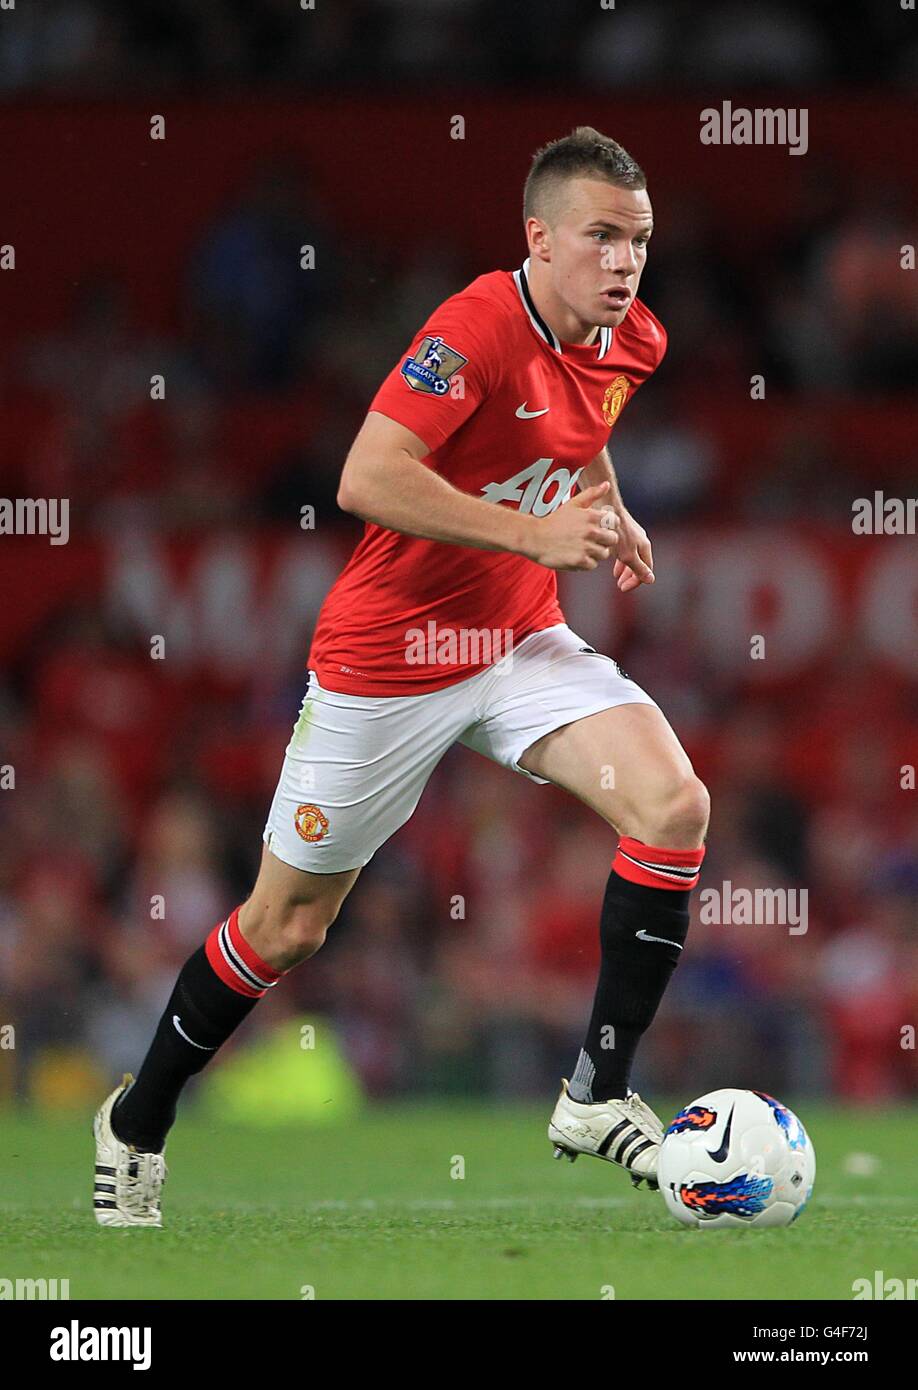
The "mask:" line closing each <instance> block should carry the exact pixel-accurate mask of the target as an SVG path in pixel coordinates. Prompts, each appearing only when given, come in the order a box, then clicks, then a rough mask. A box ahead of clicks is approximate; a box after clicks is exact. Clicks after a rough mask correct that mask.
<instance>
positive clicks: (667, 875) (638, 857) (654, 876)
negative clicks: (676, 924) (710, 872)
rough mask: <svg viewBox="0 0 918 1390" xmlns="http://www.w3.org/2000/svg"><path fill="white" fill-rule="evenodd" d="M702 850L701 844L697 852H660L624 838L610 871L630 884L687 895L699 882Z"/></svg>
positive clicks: (677, 850)
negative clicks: (641, 884)
mask: <svg viewBox="0 0 918 1390" xmlns="http://www.w3.org/2000/svg"><path fill="white" fill-rule="evenodd" d="M704 850H705V847H704V845H700V846H699V847H698V849H662V848H661V847H660V846H658V845H645V844H644V843H643V841H641V840H633V839H632V838H631V836H630V835H623V836H622V837H621V839H620V840H619V842H618V852H617V853H616V856H615V858H614V859H613V860H612V868H613V869H614V870H615V872H616V873H617V874H620V875H621V877H622V878H626V879H628V880H629V882H631V883H643V884H644V886H645V887H647V888H669V889H672V890H674V891H675V892H677V893H679V892H687V891H688V890H689V889H690V888H694V887H695V884H696V883H697V882H698V877H699V871H700V869H701V861H702V859H704Z"/></svg>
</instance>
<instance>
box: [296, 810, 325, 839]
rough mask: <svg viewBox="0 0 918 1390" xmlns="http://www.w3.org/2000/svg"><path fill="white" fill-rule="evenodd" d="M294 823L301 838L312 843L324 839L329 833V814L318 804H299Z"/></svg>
mask: <svg viewBox="0 0 918 1390" xmlns="http://www.w3.org/2000/svg"><path fill="white" fill-rule="evenodd" d="M293 823H294V825H295V826H296V833H297V834H298V835H299V837H300V839H301V840H307V841H308V842H309V843H310V844H314V843H315V841H316V840H323V839H324V838H325V836H326V835H327V834H328V816H326V815H325V814H324V812H322V811H320V810H319V808H318V806H297V808H296V815H295V816H294V817H293Z"/></svg>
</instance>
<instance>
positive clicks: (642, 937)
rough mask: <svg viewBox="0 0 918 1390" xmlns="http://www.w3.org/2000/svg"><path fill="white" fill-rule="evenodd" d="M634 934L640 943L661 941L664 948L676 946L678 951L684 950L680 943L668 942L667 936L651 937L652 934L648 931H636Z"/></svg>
mask: <svg viewBox="0 0 918 1390" xmlns="http://www.w3.org/2000/svg"><path fill="white" fill-rule="evenodd" d="M634 934H635V936H636V937H637V939H638V941H659V942H660V943H661V944H662V945H664V946H675V948H676V950H677V951H681V950H682V947H681V946H680V945H679V942H678V941H667V939H666V937H665V936H651V935H650V933H649V932H646V931H636V932H635V933H634Z"/></svg>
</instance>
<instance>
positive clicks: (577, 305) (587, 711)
mask: <svg viewBox="0 0 918 1390" xmlns="http://www.w3.org/2000/svg"><path fill="white" fill-rule="evenodd" d="M524 218H525V229H526V237H527V242H528V249H529V255H528V258H527V259H526V261H525V262H524V264H523V265H522V267H521V268H520V269H519V270H516V271H514V272H509V271H495V272H493V273H491V274H488V275H482V276H479V278H478V279H477V280H474V281H473V282H472V284H471V285H469V286H468V287H467V288H466V289H464V290H462V291H461V292H460V293H459V294H456V295H454V296H453V297H452V298H450V299H448V300H446V302H445V303H444V304H441V305H440V307H439V308H438V309H437V310H435V312H434V313H433V314H432V315H431V316H430V318H429V320H428V322H427V323H426V324H424V326H423V327H422V328H421V329H420V331H419V332H418V333H417V334H416V336H415V338H414V340H413V342H412V343H411V346H410V347H409V349H408V351H407V352H406V353H405V355H404V356H403V357H402V359H401V360H400V362H399V363H398V364H397V365H396V366H395V367H394V368H393V369H392V371H391V372H390V374H389V375H388V377H387V378H386V379H385V381H384V382H383V384H382V386H381V387H380V389H379V391H378V392H377V394H376V397H375V398H374V400H373V402H372V404H371V407H370V410H369V413H368V415H367V417H366V420H365V421H364V423H363V426H362V427H361V429H360V432H359V434H358V435H357V438H356V440H355V441H354V444H353V447H352V448H351V451H350V453H349V455H348V457H347V460H346V462H345V465H344V470H343V473H342V476H341V483H340V489H339V493H338V502H339V505H340V506H341V507H342V508H343V509H344V510H345V511H348V512H353V513H354V514H355V515H357V516H359V517H361V518H363V520H364V521H365V522H366V523H367V524H366V528H365V531H364V534H363V538H362V539H361V541H360V543H359V544H358V545H357V547H356V549H355V551H354V553H353V555H352V556H351V559H350V560H349V562H348V564H347V565H346V566H345V568H344V570H343V571H342V573H341V575H340V576H339V578H338V580H337V581H336V583H335V584H334V586H333V587H332V589H331V591H330V593H329V594H328V597H327V598H326V600H325V603H324V606H323V608H322V611H321V613H320V615H319V619H318V622H317V625H316V630H315V634H314V637H313V642H312V648H311V650H310V653H309V660H308V668H309V669H308V684H307V688H306V695H305V698H304V701H303V705H302V709H301V711H300V715H299V719H298V721H297V723H296V726H295V728H294V730H293V735H292V738H291V740H290V743H289V745H288V747H287V752H286V757H285V760H284V764H283V769H282V771H281V775H280V781H279V783H278V786H277V791H276V793H275V796H274V801H273V803H272V805H271V809H270V813H269V815H268V820H267V825H266V827H265V832H264V847H263V852H262V861H261V868H260V871H259V874H258V878H257V881H256V883H255V887H254V889H253V891H252V894H251V896H250V897H249V898H248V899H247V901H246V902H244V903H243V904H242V905H241V906H239V907H237V908H236V909H234V911H233V912H231V913H230V914H229V916H228V917H227V919H226V920H225V921H224V922H222V923H220V924H219V925H218V926H216V927H215V928H214V929H213V931H212V932H211V934H210V935H209V936H208V937H207V940H206V941H205V943H204V945H203V946H202V947H200V949H198V950H197V951H195V953H194V954H193V955H192V956H191V957H190V958H189V960H188V961H187V962H186V963H185V965H184V966H183V967H182V970H181V972H180V973H179V976H178V979H177V981H176V984H175V989H174V991H173V994H172V996H171V998H170V1000H169V1002H168V1004H167V1006H166V1010H165V1012H164V1013H163V1016H162V1019H161V1020H160V1023H159V1025H158V1027H157V1030H156V1033H155V1035H154V1037H153V1041H152V1043H151V1045H150V1049H149V1051H148V1053H147V1055H146V1058H145V1059H144V1061H143V1064H142V1066H141V1068H140V1071H139V1073H138V1075H137V1079H136V1081H134V1080H132V1078H131V1077H130V1076H126V1077H125V1078H124V1080H123V1082H122V1084H121V1085H120V1086H118V1087H117V1088H116V1089H115V1090H114V1091H113V1092H112V1094H111V1095H110V1096H109V1097H108V1099H107V1100H106V1101H105V1102H104V1103H103V1105H102V1106H101V1108H100V1110H99V1112H98V1114H97V1115H96V1119H95V1134H96V1140H97V1158H96V1163H97V1166H96V1184H95V1211H96V1217H97V1219H98V1220H99V1222H100V1223H101V1224H103V1225H108V1226H126V1225H145V1226H158V1225H160V1224H161V1212H160V1196H161V1189H162V1184H163V1180H164V1177H165V1172H166V1169H165V1162H164V1158H163V1150H164V1148H165V1141H166V1135H167V1133H168V1131H169V1129H170V1127H171V1125H172V1123H173V1121H174V1119H175V1113H176V1105H177V1102H178V1099H179V1095H180V1093H181V1090H182V1088H183V1086H184V1085H185V1083H186V1082H187V1080H188V1078H189V1077H190V1076H192V1075H194V1074H195V1073H196V1072H199V1071H200V1070H201V1069H202V1068H203V1067H204V1066H205V1065H206V1064H207V1062H208V1061H209V1060H210V1059H211V1058H212V1057H213V1056H214V1054H215V1053H216V1052H217V1050H218V1049H219V1048H220V1046H221V1044H223V1043H224V1042H225V1041H226V1039H227V1038H228V1037H229V1036H230V1034H231V1033H232V1032H233V1030H234V1029H235V1028H237V1027H238V1025H239V1024H240V1023H241V1022H242V1020H243V1019H244V1018H245V1017H246V1016H247V1015H248V1014H249V1013H250V1011H251V1010H252V1009H253V1008H254V1007H255V1005H256V1004H257V1003H258V1000H259V999H261V998H262V996H263V995H264V994H266V993H267V991H268V990H270V989H273V988H274V987H275V986H276V985H277V984H278V983H279V981H280V980H281V977H282V976H283V975H284V974H286V972H287V971H288V970H292V969H293V967H294V966H296V965H298V964H299V963H300V962H301V961H304V960H306V959H307V958H308V957H309V956H311V955H312V954H313V953H314V952H315V951H317V950H318V949H319V947H320V946H321V945H322V942H323V941H324V939H325V934H326V932H327V930H328V928H329V927H330V926H331V924H332V923H333V922H334V920H335V917H336V916H337V914H338V911H339V909H340V907H341V904H342V902H343V900H344V898H345V897H346V896H347V894H348V892H349V891H350V889H351V888H352V887H353V885H354V882H355V880H356V879H357V876H358V874H359V873H360V870H361V869H362V868H363V866H364V865H365V864H366V863H367V862H368V861H369V860H370V859H371V858H372V856H373V854H374V853H375V852H376V850H377V849H378V848H379V846H380V845H382V844H383V843H384V842H385V841H386V840H388V839H389V837H390V836H391V835H392V834H393V833H394V832H395V831H396V830H397V829H398V828H399V826H401V825H403V824H404V823H405V821H406V820H408V818H409V817H410V816H411V814H412V813H413V811H414V809H415V807H416V806H417V803H418V800H419V799H420V796H421V793H422V792H423V790H424V786H425V784H426V782H427V780H428V778H429V777H430V775H431V772H432V771H433V769H434V767H435V766H436V764H437V762H438V761H439V759H440V758H441V757H442V756H443V754H444V753H445V752H446V750H447V748H449V747H450V745H452V744H454V743H456V742H459V743H463V744H465V745H466V747H468V748H472V749H474V750H476V751H477V752H478V753H481V754H483V755H484V756H485V757H488V758H491V759H493V760H494V761H496V762H498V763H501V764H503V765H504V766H505V767H507V768H508V769H512V771H514V772H516V773H518V774H521V775H522V776H524V777H528V778H530V779H531V780H532V781H534V782H537V783H543V784H544V783H548V782H551V783H554V784H555V785H556V786H558V787H562V788H564V789H565V790H566V791H568V792H570V793H571V794H572V795H573V796H575V797H578V798H579V799H580V801H582V802H584V803H585V804H586V805H587V806H589V807H590V808H591V809H592V810H593V811H595V812H596V814H597V815H599V816H601V817H602V819H603V820H604V821H606V822H607V823H608V825H609V826H610V827H612V828H613V829H614V830H615V831H616V832H617V833H618V836H619V839H618V846H617V851H616V853H615V855H614V857H613V858H612V863H611V872H610V874H609V881H608V885H607V888H606V891H605V897H604V899H603V902H602V905H601V911H600V921H599V931H600V940H601V945H602V961H601V967H600V972H599V980H598V983H597V987H596V997H595V1002H594V1005H593V1011H592V1016H591V1018H590V1020H589V1023H588V1026H587V1029H586V1033H585V1037H584V1041H583V1047H582V1050H581V1052H580V1056H579V1058H578V1059H577V1060H576V1064H575V1066H574V1069H573V1072H572V1076H571V1080H570V1082H568V1081H566V1080H565V1081H564V1082H563V1083H562V1089H561V1094H560V1096H559V1099H558V1102H557V1105H556V1106H555V1109H554V1113H553V1114H552V1116H551V1120H550V1123H549V1127H548V1134H549V1138H550V1139H551V1140H552V1142H553V1144H554V1153H555V1156H556V1157H558V1158H560V1157H561V1156H562V1155H564V1154H566V1155H567V1156H568V1157H569V1158H571V1160H573V1159H574V1158H575V1157H576V1156H577V1155H578V1154H592V1155H595V1156H598V1157H600V1158H603V1159H606V1160H608V1161H609V1162H611V1163H615V1164H619V1165H621V1166H622V1167H624V1168H625V1169H627V1170H628V1171H629V1172H630V1174H631V1177H632V1180H633V1181H635V1183H636V1184H637V1185H638V1186H639V1185H640V1183H641V1182H642V1181H646V1182H647V1183H648V1185H649V1186H651V1187H652V1186H655V1185H656V1168H657V1157H658V1153H659V1146H660V1143H661V1140H662V1137H663V1130H662V1125H661V1123H660V1120H659V1119H658V1117H657V1116H656V1115H655V1114H654V1112H653V1110H651V1108H650V1107H649V1106H648V1105H647V1104H646V1103H645V1102H644V1101H643V1100H642V1099H641V1097H640V1096H639V1095H638V1094H637V1093H636V1092H634V1091H632V1089H631V1087H630V1084H629V1082H630V1074H631V1069H632V1063H633V1059H634V1055H635V1050H636V1048H637V1045H638V1043H639V1041H640V1039H641V1036H642V1034H643V1033H644V1032H645V1031H646V1029H647V1028H648V1026H649V1025H650V1023H651V1021H652V1019H653V1017H654V1014H655V1013H656V1010H657V1007H658V1005H659V1003H660V1000H661V998H662V996H663V992H664V990H665V989H666V986H667V983H668V981H669V979H670V976H671V974H672V972H673V970H674V968H675V966H676V963H677V962H678V960H679V957H680V954H681V952H682V949H683V946H684V943H685V937H686V930H687V927H688V920H689V896H690V893H691V890H692V889H693V888H694V886H695V884H696V883H697V880H698V875H699V869H700V866H701V861H702V858H703V856H704V836H705V831H706V828H707V821H708V809H709V802H708V795H707V792H706V790H705V788H704V786H703V785H702V783H701V782H700V781H699V779H698V778H697V777H696V776H695V774H694V772H693V770H692V766H691V764H690V762H689V759H688V757H687V756H686V754H685V752H684V751H683V749H682V747H681V745H680V744H679V741H678V739H677V738H676V736H675V734H674V733H673V730H672V729H671V728H670V726H669V724H668V723H667V721H666V719H665V718H664V716H663V714H662V712H661V711H660V709H659V707H658V706H657V705H656V704H655V703H654V701H653V700H652V699H651V698H650V697H649V696H648V695H646V694H645V693H644V691H643V690H641V689H640V687H639V686H638V685H636V684H635V682H634V681H632V680H630V679H629V678H628V677H627V676H626V675H625V674H624V673H623V672H622V671H621V670H620V668H619V667H618V666H617V665H616V663H615V662H614V661H613V660H611V658H609V657H607V656H603V655H601V654H600V653H598V652H596V651H594V650H593V648H592V647H590V646H589V645H588V644H587V643H586V642H584V641H583V640H582V639H581V638H580V637H578V636H577V634H576V633H574V632H572V631H571V629H570V628H569V627H568V626H567V625H566V623H565V621H564V615H563V613H562V612H561V609H560V607H559V605H558V598H557V578H556V574H555V571H556V570H593V569H596V568H597V567H598V566H599V565H600V564H602V563H604V562H606V561H609V562H611V565H612V575H613V578H614V581H615V582H616V584H617V587H618V589H619V591H620V592H621V593H622V594H629V593H631V592H632V591H635V590H637V589H638V588H639V587H640V586H641V585H642V584H652V583H653V582H654V569H653V556H652V552H651V547H650V542H649V540H648V538H647V535H646V534H645V532H644V530H643V529H642V528H641V526H640V525H639V524H638V523H637V522H636V521H635V520H634V518H633V517H632V516H631V515H630V513H629V512H628V510H627V508H626V507H625V504H624V502H623V501H622V498H621V496H620V493H619V490H618V487H617V484H616V479H615V473H614V470H613V467H612V463H611V460H610V457H609V453H608V451H607V447H606V445H607V441H608V438H609V434H610V431H611V429H612V427H613V425H614V424H615V421H616V420H617V419H618V417H619V415H620V414H621V411H622V409H623V407H624V405H625V403H626V402H627V401H628V400H629V399H630V398H631V396H632V395H633V394H634V392H635V391H636V390H637V388H638V387H639V386H640V385H641V384H642V382H644V381H646V380H647V378H648V377H649V376H650V374H651V373H652V372H653V371H654V369H655V367H656V366H657V364H658V363H659V361H660V359H661V358H662V356H663V353H664V351H665V348H666V334H665V332H664V330H663V328H662V327H661V325H660V324H659V323H658V321H657V320H656V318H655V317H654V316H653V314H652V313H651V312H650V310H649V309H648V308H647V307H646V306H645V305H644V304H642V303H641V301H640V300H639V299H638V298H637V289H638V285H639V283H640V279H641V272H642V271H643V268H644V263H645V261H646V259H647V246H648V242H649V239H650V234H651V226H652V211H651V204H650V198H649V197H648V194H647V187H646V179H645V176H644V174H643V172H642V171H641V169H640V168H639V166H638V165H637V164H636V163H635V161H634V160H633V159H632V158H631V156H630V155H629V154H628V153H627V152H626V151H625V150H624V149H622V147H621V146H620V145H618V144H617V143H616V142H615V141H614V140H612V139H609V138H608V137H606V136H603V135H601V134H600V133H599V132H598V131H596V130H593V129H592V128H590V127H580V128H578V129H577V130H575V131H574V132H573V133H572V134H571V135H569V136H567V137H566V138H564V139H561V140H557V141H555V142H553V143H552V144H549V145H547V146H546V147H545V148H544V149H542V150H540V151H539V152H538V153H537V154H536V156H535V158H534V160H533V164H532V168H531V170H530V173H529V177H528V179H527V181H526V188H525V197H524ZM609 766H611V767H612V768H613V769H614V777H612V778H610V777H608V776H607V775H606V776H603V775H602V774H603V769H604V768H607V767H609ZM609 783H614V785H608V784H609Z"/></svg>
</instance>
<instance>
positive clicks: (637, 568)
mask: <svg viewBox="0 0 918 1390" xmlns="http://www.w3.org/2000/svg"><path fill="white" fill-rule="evenodd" d="M580 482H581V486H584V485H585V486H586V487H588V488H594V487H596V486H597V485H598V484H600V483H608V484H609V487H608V491H607V492H606V495H605V496H604V497H602V498H601V499H600V500H599V501H598V502H593V503H592V504H591V505H592V506H593V507H594V508H598V509H600V510H603V511H605V510H608V509H609V508H611V510H612V512H613V513H614V517H615V522H614V531H615V533H616V534H617V537H618V540H617V543H616V545H615V565H614V567H613V574H614V576H615V580H616V583H617V584H618V587H619V589H620V590H621V592H622V593H623V594H627V593H630V592H631V590H632V589H637V588H640V586H641V585H642V584H652V583H653V582H654V574H653V551H652V549H651V547H650V540H649V539H648V536H647V532H646V531H645V530H644V528H643V526H639V525H638V523H637V522H636V521H635V519H634V517H633V516H632V515H631V513H630V512H629V511H628V508H627V507H626V506H625V504H624V502H623V501H622V495H621V492H620V491H619V487H618V479H617V478H616V476H615V467H614V465H613V463H612V457H611V455H610V453H609V450H608V449H607V448H606V449H603V451H602V453H600V454H597V455H596V457H595V458H594V459H593V461H592V463H590V464H588V465H587V467H586V468H585V469H584V470H583V472H582V473H581V475H580Z"/></svg>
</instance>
